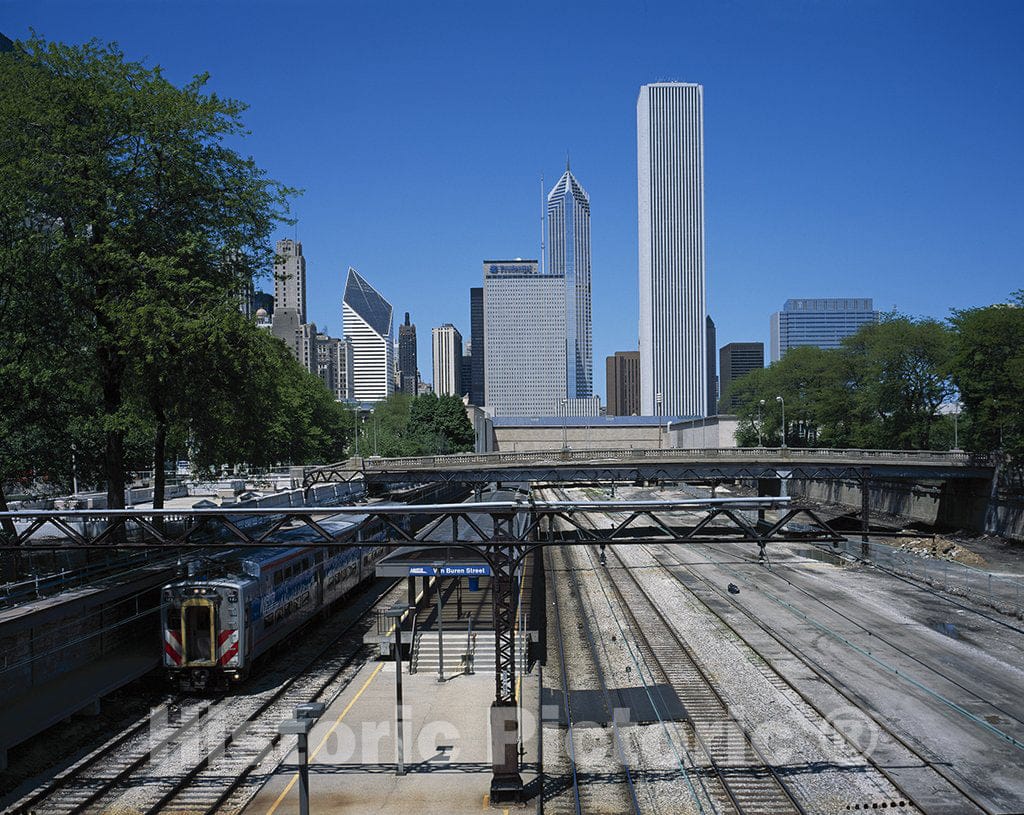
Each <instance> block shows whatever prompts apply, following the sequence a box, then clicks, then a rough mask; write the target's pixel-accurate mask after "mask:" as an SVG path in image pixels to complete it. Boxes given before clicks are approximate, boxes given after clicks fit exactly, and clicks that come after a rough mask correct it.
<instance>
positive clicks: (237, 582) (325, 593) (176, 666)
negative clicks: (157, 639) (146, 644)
mask: <svg viewBox="0 0 1024 815" xmlns="http://www.w3.org/2000/svg"><path fill="white" fill-rule="evenodd" d="M325 525H329V522H325ZM344 526H350V524H348V523H346V524H344ZM279 537H282V538H286V539H287V537H288V533H284V534H282V535H281V536H279ZM373 537H374V538H376V539H378V540H379V539H382V538H383V533H378V534H377V535H374V536H373ZM385 552H386V549H385V547H383V546H374V545H373V543H372V542H370V541H368V542H367V544H366V545H364V546H360V547H358V548H357V547H342V546H328V547H323V546H320V547H311V546H288V545H287V542H285V543H283V544H282V546H281V547H280V548H273V549H263V550H260V551H258V552H253V551H251V550H250V551H248V552H244V553H241V554H237V555H230V554H229V555H227V556H224V557H221V558H219V559H218V561H217V562H215V563H213V564H211V565H210V566H209V567H207V568H204V569H203V573H202V574H200V575H196V576H192V577H189V578H186V579H183V580H179V581H176V582H174V583H170V584H168V585H166V586H164V587H163V590H162V597H161V608H160V627H161V630H162V632H163V666H164V669H165V670H166V672H167V675H168V677H169V679H170V680H171V682H172V683H173V684H174V685H177V686H178V687H180V688H181V689H182V690H185V691H199V692H202V691H213V690H227V689H229V688H230V686H231V685H232V684H234V683H238V682H241V681H242V680H244V679H245V678H246V677H247V676H248V675H249V673H250V672H251V671H252V667H253V663H254V662H255V661H256V659H258V658H259V657H260V656H261V655H263V654H264V653H266V652H267V651H268V650H270V649H271V648H273V647H274V646H275V645H277V644H278V643H280V642H281V641H282V640H284V639H285V638H286V637H288V636H289V635H290V634H292V633H293V632H295V631H296V630H297V629H298V628H300V627H301V626H303V625H304V624H305V623H307V622H309V621H310V619H311V618H313V617H314V616H315V615H316V614H318V613H319V612H320V611H322V610H324V609H325V608H327V607H329V606H330V605H331V604H332V603H334V602H335V601H337V600H339V599H340V598H341V597H343V596H344V595H345V594H347V593H348V592H350V591H351V590H352V589H354V588H355V587H356V586H358V585H359V584H360V583H362V582H363V581H364V580H366V579H367V578H370V577H372V576H373V574H374V566H375V564H376V562H377V561H378V560H379V559H380V558H381V557H382V556H383V555H384V553H385Z"/></svg>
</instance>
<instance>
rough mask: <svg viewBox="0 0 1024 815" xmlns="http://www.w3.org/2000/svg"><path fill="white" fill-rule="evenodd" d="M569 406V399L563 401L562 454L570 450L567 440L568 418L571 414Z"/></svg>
mask: <svg viewBox="0 0 1024 815" xmlns="http://www.w3.org/2000/svg"><path fill="white" fill-rule="evenodd" d="M568 404H569V400H568V399H563V400H562V452H563V453H564V452H565V451H566V450H568V449H569V443H568V441H567V440H566V438H565V425H566V417H567V416H568V413H569V410H568V407H567V406H568Z"/></svg>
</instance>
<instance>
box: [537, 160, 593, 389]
mask: <svg viewBox="0 0 1024 815" xmlns="http://www.w3.org/2000/svg"><path fill="white" fill-rule="evenodd" d="M547 222H548V241H547V268H546V270H545V272H546V274H548V275H555V276H560V277H563V278H564V279H565V333H566V337H565V346H566V347H565V368H566V376H565V385H566V391H567V393H566V398H567V399H589V398H590V397H591V396H593V392H594V370H593V368H594V366H593V334H592V328H591V306H590V196H588V195H587V192H586V190H584V189H583V187H582V186H581V185H580V183H579V181H577V180H576V177H575V176H574V175H573V174H572V171H571V169H570V167H569V160H568V158H566V161H565V172H564V173H563V174H562V177H561V178H559V179H558V183H556V184H555V186H554V187H553V188H552V190H551V192H550V193H548V200H547Z"/></svg>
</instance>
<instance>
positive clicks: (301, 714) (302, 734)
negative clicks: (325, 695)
mask: <svg viewBox="0 0 1024 815" xmlns="http://www.w3.org/2000/svg"><path fill="white" fill-rule="evenodd" d="M326 707H327V706H326V705H324V704H323V703H322V702H308V703H307V704H304V705H296V706H295V718H294V719H285V720H284V721H283V722H281V723H280V724H278V726H277V732H278V733H280V734H281V735H282V736H288V735H295V736H298V745H297V746H298V748H299V815H309V731H310V730H312V729H313V725H314V724H316V720H317V719H319V718H320V717H321V716H322V715H323V713H324V710H325V709H326Z"/></svg>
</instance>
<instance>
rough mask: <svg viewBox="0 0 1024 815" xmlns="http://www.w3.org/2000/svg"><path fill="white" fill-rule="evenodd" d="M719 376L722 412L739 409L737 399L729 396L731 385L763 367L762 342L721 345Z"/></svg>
mask: <svg viewBox="0 0 1024 815" xmlns="http://www.w3.org/2000/svg"><path fill="white" fill-rule="evenodd" d="M719 362H720V365H719V371H718V372H719V375H720V376H721V378H722V379H721V381H722V410H723V411H725V412H730V411H732V410H735V409H736V408H737V407H739V399H737V398H735V397H733V396H730V395H729V388H730V387H732V383H733V382H735V381H736V380H737V379H740V378H741V377H743V376H746V375H747V374H748V373H750V372H751V371H756V370H758V369H759V368H763V367H764V343H763V342H730V343H729V344H728V345H723V346H722V350H721V352H720V355H719Z"/></svg>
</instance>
